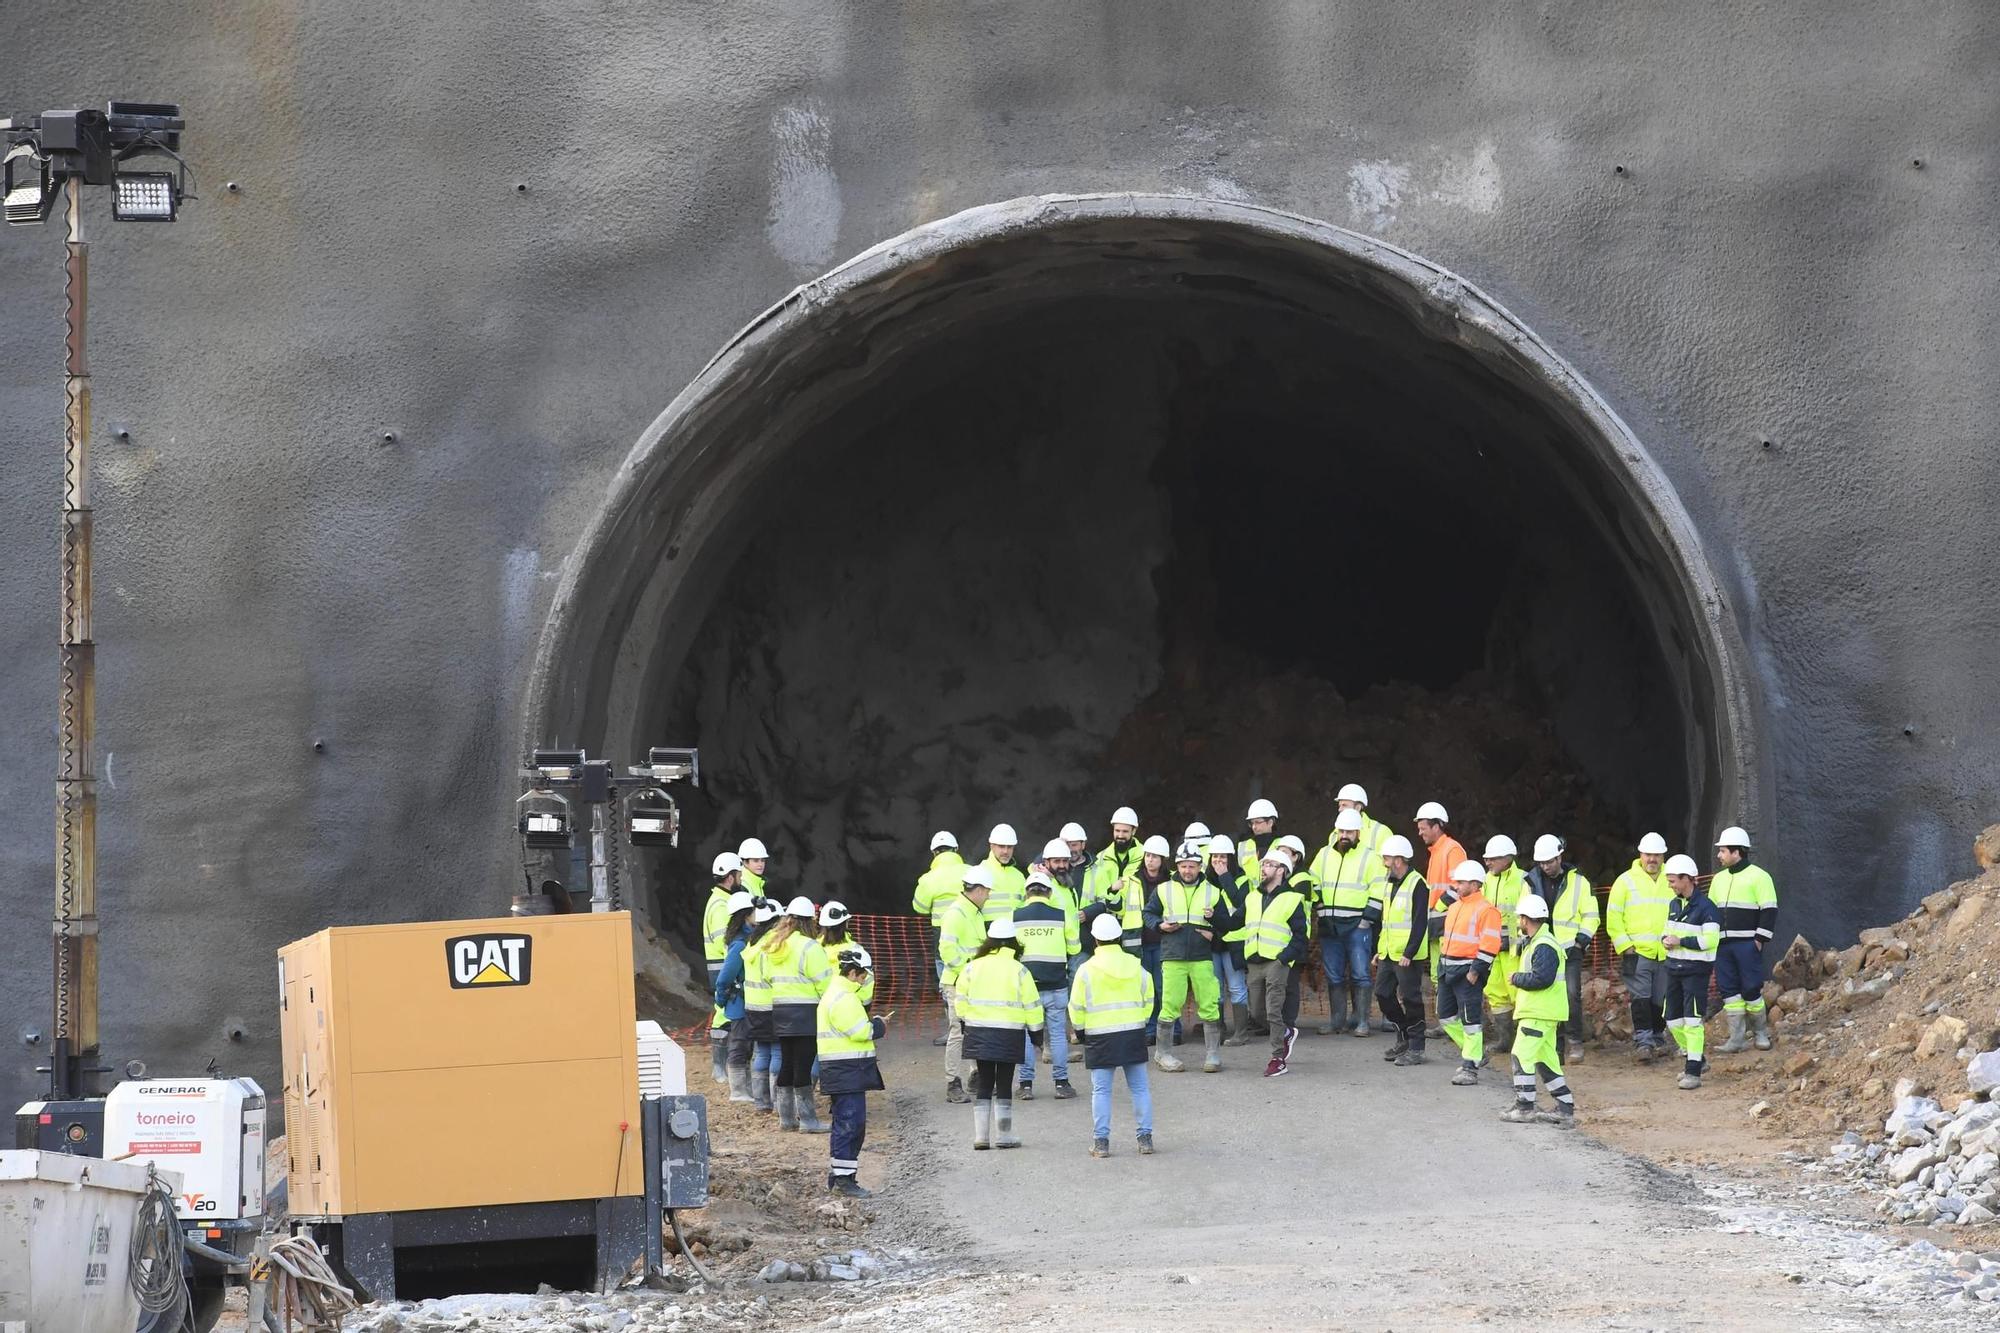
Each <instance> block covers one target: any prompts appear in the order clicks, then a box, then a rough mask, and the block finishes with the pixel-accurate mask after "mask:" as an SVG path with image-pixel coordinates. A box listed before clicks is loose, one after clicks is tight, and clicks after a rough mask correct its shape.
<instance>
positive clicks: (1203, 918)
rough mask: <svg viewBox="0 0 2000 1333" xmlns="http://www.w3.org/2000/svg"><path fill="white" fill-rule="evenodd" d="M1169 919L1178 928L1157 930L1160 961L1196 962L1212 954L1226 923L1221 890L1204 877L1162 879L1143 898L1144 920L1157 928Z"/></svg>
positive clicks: (1226, 925) (1227, 918)
mask: <svg viewBox="0 0 2000 1333" xmlns="http://www.w3.org/2000/svg"><path fill="white" fill-rule="evenodd" d="M1168 922H1173V923H1174V924H1176V925H1178V926H1180V927H1181V928H1180V929H1179V930H1175V931H1161V932H1160V957H1161V959H1162V960H1163V961H1172V962H1176V963H1198V962H1202V961H1204V960H1206V959H1209V958H1212V957H1214V956H1215V946H1214V940H1215V937H1216V936H1217V935H1219V934H1222V933H1224V932H1225V931H1226V930H1227V928H1228V925H1229V914H1228V908H1227V906H1226V905H1225V904H1224V902H1223V898H1222V890H1220V889H1218V888H1216V887H1215V885H1214V884H1213V883H1212V882H1210V881H1209V880H1207V879H1198V880H1196V881H1195V882H1194V883H1192V884H1188V883H1184V882H1183V881H1182V880H1181V878H1180V876H1178V875H1176V876H1175V877H1174V878H1172V879H1168V880H1162V881H1161V882H1160V885H1159V887H1158V888H1155V889H1154V890H1153V893H1152V896H1151V897H1150V898H1148V899H1147V900H1146V924H1147V925H1149V926H1152V927H1153V928H1154V929H1156V930H1157V929H1159V927H1161V926H1163V925H1165V924H1167V923H1168ZM1204 930H1206V931H1207V932H1208V934H1207V935H1203V934H1202V932H1203V931H1204Z"/></svg>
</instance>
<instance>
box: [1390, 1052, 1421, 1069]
mask: <svg viewBox="0 0 2000 1333" xmlns="http://www.w3.org/2000/svg"><path fill="white" fill-rule="evenodd" d="M1426 1058H1427V1057H1426V1056H1425V1055H1424V1053H1423V1052H1422V1051H1419V1050H1416V1049H1415V1048H1412V1049H1410V1050H1407V1051H1404V1052H1403V1053H1402V1054H1401V1055H1399V1056H1397V1057H1396V1063H1397V1064H1398V1065H1401V1066H1404V1067H1406V1068H1407V1067H1408V1066H1410V1065H1420V1064H1423V1063H1425V1060H1426Z"/></svg>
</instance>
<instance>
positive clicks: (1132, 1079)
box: [1090, 1060, 1153, 1139]
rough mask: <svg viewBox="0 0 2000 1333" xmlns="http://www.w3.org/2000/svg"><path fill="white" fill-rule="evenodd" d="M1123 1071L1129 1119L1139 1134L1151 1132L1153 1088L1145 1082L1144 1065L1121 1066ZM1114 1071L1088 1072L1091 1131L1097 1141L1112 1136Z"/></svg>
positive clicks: (1097, 1070)
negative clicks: (1129, 1105) (1130, 1112)
mask: <svg viewBox="0 0 2000 1333" xmlns="http://www.w3.org/2000/svg"><path fill="white" fill-rule="evenodd" d="M1120 1068H1122V1069H1123V1070H1124V1071H1125V1091H1127V1092H1129V1093H1131V1094H1132V1118H1133V1119H1134V1120H1136V1121H1137V1122H1138V1127H1139V1133H1141V1134H1151V1133H1152V1132H1153V1085H1152V1084H1151V1083H1149V1082H1147V1081H1146V1062H1145V1061H1143V1060H1141V1061H1140V1062H1139V1063H1138V1064H1136V1065H1122V1066H1120ZM1117 1072H1118V1070H1117V1069H1093V1070H1091V1071H1090V1128H1091V1132H1092V1133H1093V1134H1094V1135H1095V1136H1096V1137H1097V1138H1100V1139H1108V1138H1110V1137H1111V1076H1112V1075H1113V1074H1115V1073H1117Z"/></svg>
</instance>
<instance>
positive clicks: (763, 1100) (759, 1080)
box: [750, 1069, 772, 1115]
mask: <svg viewBox="0 0 2000 1333" xmlns="http://www.w3.org/2000/svg"><path fill="white" fill-rule="evenodd" d="M750 1102H751V1105H752V1107H753V1108H754V1109H756V1110H759V1111H762V1112H763V1113H764V1114H766V1115H769V1114H770V1113H771V1110H772V1106H771V1071H770V1070H768V1069H753V1070H751V1071H750Z"/></svg>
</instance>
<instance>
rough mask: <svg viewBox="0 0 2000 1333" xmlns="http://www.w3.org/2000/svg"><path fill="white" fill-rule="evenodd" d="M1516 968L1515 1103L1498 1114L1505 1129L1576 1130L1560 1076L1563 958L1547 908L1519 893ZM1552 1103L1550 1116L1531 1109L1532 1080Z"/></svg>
mask: <svg viewBox="0 0 2000 1333" xmlns="http://www.w3.org/2000/svg"><path fill="white" fill-rule="evenodd" d="M1514 913H1515V922H1514V924H1515V937H1516V938H1517V939H1521V940H1525V941H1526V943H1524V944H1522V945H1521V946H1520V964H1521V965H1520V968H1519V969H1518V970H1517V971H1516V972H1515V973H1514V975H1513V976H1511V977H1509V978H1508V980H1509V981H1510V982H1511V983H1512V985H1513V994H1514V1104H1513V1105H1512V1106H1510V1107H1508V1108H1507V1109H1506V1110H1505V1111H1502V1112H1501V1113H1500V1118H1501V1119H1502V1120H1505V1121H1507V1122H1508V1123H1510V1124H1515V1125H1525V1124H1531V1123H1533V1122H1535V1121H1541V1122H1542V1123H1544V1124H1550V1125H1555V1126H1557V1127H1559V1128H1562V1129H1575V1128H1576V1094H1574V1093H1573V1092H1571V1091H1570V1086H1569V1080H1567V1079H1565V1078H1564V1077H1563V1067H1562V1035H1561V1032H1560V1029H1561V1027H1562V1024H1563V1020H1565V1019H1567V1018H1568V1017H1569V987H1568V986H1566V985H1564V984H1563V967H1564V964H1565V962H1566V961H1567V955H1566V953H1565V951H1564V950H1563V947H1562V945H1561V944H1559V943H1558V942H1557V941H1556V934H1555V932H1554V931H1553V930H1551V929H1549V905H1548V904H1547V903H1545V902H1543V901H1542V899H1541V898H1540V897H1539V896H1537V895H1536V894H1532V893H1524V894H1522V895H1521V897H1520V899H1519V901H1518V902H1516V903H1515V905H1514ZM1537 1076H1540V1078H1541V1080H1542V1086H1543V1087H1544V1088H1545V1089H1547V1090H1548V1094H1549V1096H1551V1097H1553V1098H1554V1099H1555V1109H1554V1110H1553V1111H1540V1110H1537V1109H1536V1108H1535V1079H1536V1077H1537Z"/></svg>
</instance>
